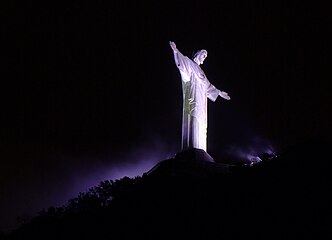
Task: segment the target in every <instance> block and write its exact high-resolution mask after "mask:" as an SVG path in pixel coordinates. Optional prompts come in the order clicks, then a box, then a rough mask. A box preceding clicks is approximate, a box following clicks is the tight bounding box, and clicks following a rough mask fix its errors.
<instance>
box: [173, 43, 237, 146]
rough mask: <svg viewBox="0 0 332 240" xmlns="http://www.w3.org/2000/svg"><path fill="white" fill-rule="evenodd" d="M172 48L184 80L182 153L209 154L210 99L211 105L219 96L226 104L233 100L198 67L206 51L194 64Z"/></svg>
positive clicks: (195, 57) (196, 57) (174, 46)
mask: <svg viewBox="0 0 332 240" xmlns="http://www.w3.org/2000/svg"><path fill="white" fill-rule="evenodd" d="M169 44H170V46H171V48H172V50H173V53H174V60H175V64H176V66H177V67H178V69H179V71H180V74H181V78H182V91H183V115H182V143H181V144H182V150H186V149H191V148H197V149H203V150H204V151H206V139H207V98H209V99H210V100H212V101H215V100H216V99H217V97H218V96H221V97H222V98H224V99H227V100H230V99H231V98H230V97H229V96H228V94H227V93H226V92H224V91H220V90H219V89H217V88H216V87H215V86H213V85H212V84H211V83H210V82H209V80H208V79H207V78H206V76H205V74H204V72H203V70H202V69H201V67H200V66H199V65H201V64H202V63H203V62H204V59H205V58H206V57H207V51H206V50H204V49H203V50H200V51H198V52H196V54H195V55H194V58H193V60H191V59H189V58H188V57H186V56H184V55H183V54H182V53H181V52H180V51H179V50H178V49H177V48H176V45H175V43H174V42H169Z"/></svg>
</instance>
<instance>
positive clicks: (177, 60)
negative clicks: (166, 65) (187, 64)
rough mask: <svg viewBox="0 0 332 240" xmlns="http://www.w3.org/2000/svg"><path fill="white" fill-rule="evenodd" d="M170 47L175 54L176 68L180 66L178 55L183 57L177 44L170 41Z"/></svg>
mask: <svg viewBox="0 0 332 240" xmlns="http://www.w3.org/2000/svg"><path fill="white" fill-rule="evenodd" d="M169 45H170V46H171V48H172V50H173V54H174V61H175V64H176V66H178V67H179V66H180V62H179V57H178V55H180V56H183V55H182V53H181V52H180V51H179V49H177V48H176V44H175V42H172V41H169Z"/></svg>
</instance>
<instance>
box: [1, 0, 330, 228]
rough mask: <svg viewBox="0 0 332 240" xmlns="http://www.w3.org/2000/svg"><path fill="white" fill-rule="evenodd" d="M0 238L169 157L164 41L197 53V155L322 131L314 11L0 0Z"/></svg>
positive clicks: (172, 104)
mask: <svg viewBox="0 0 332 240" xmlns="http://www.w3.org/2000/svg"><path fill="white" fill-rule="evenodd" d="M1 5H2V7H1V9H2V10H1V11H2V14H3V15H4V17H5V18H4V19H5V20H4V21H3V22H4V23H5V24H4V27H3V28H2V38H4V39H5V44H2V51H1V55H2V56H1V58H2V62H3V63H4V64H2V67H1V72H2V74H1V76H2V77H1V79H2V87H1V90H2V94H1V97H2V101H1V112H2V117H1V119H2V121H3V122H2V124H1V135H0V149H1V151H0V159H1V168H0V173H1V176H0V196H1V202H0V213H1V214H0V215H1V219H0V230H3V229H7V228H9V227H11V226H12V223H13V221H14V217H15V216H22V215H24V214H30V215H31V214H34V212H36V211H39V210H41V208H43V207H48V206H50V205H51V204H55V205H56V204H63V203H64V202H65V201H66V200H68V198H70V197H73V196H75V195H76V194H77V193H78V192H79V191H85V190H86V189H87V188H88V187H91V186H93V185H96V184H97V183H99V181H101V180H105V179H114V178H120V177H122V176H124V175H130V174H132V175H135V174H136V175H140V174H142V173H143V172H144V171H146V170H148V169H150V168H151V167H152V166H153V165H154V164H155V163H156V162H158V161H160V160H164V159H166V158H168V157H170V156H172V155H173V154H175V153H176V152H177V151H179V150H180V141H181V139H180V137H181V112H182V106H181V105H182V92H181V91H182V89H181V80H180V74H179V72H178V70H177V68H176V66H175V64H174V61H173V54H172V51H171V49H170V47H169V44H168V42H169V41H170V40H172V41H174V42H175V43H176V44H177V47H178V48H179V50H180V51H181V52H182V53H183V54H185V55H187V56H191V54H192V52H193V51H194V50H198V49H200V48H205V49H207V51H208V53H209V54H208V57H207V59H206V60H205V62H204V64H203V65H202V69H203V70H204V71H205V73H206V75H207V77H208V79H209V80H210V82H211V83H212V84H214V85H215V86H216V87H218V88H219V89H221V90H224V91H226V92H228V94H229V95H230V96H231V98H232V99H231V101H225V100H223V99H221V98H219V99H218V100H217V101H216V102H215V103H212V102H210V103H209V112H208V114H209V115H208V121H209V129H208V152H209V153H210V154H211V155H212V156H213V157H214V158H215V159H216V161H222V159H223V156H226V155H227V154H234V152H241V151H242V152H246V151H250V150H251V149H257V151H258V152H259V151H264V150H266V149H267V148H273V149H274V150H276V151H278V150H282V149H284V148H286V147H287V146H291V145H294V144H299V143H301V142H303V141H307V140H313V139H314V140H327V139H328V138H329V136H330V135H331V133H332V132H331V127H330V125H331V122H332V121H331V120H332V114H331V100H330V93H331V91H330V89H329V85H330V83H329V81H330V78H329V75H330V73H331V70H330V69H327V68H328V67H330V66H328V65H330V64H328V63H330V61H329V60H330V53H331V49H330V45H329V43H330V41H329V40H328V38H327V36H328V35H329V32H330V31H331V30H330V29H331V27H330V25H328V23H327V16H328V14H329V12H328V8H327V7H326V6H323V5H321V6H319V5H318V4H315V5H305V4H304V3H303V2H301V1H299V2H298V3H294V2H290V1H278V2H277V3H272V2H271V3H270V2H269V3H264V2H263V1H248V2H247V3H240V2H235V1H229V2H220V1H216V3H213V4H212V3H208V2H207V1H191V3H190V4H189V3H188V2H183V1H178V2H176V1H175V2H171V1H167V2H165V3H162V2H160V1H153V3H151V2H149V3H148V2H147V1H136V2H135V3H128V2H126V1H90V2H85V1H72V2H67V3H66V4H60V3H54V4H51V3H50V2H49V1H47V3H38V4H37V3H35V2H34V1H32V2H31V1H26V2H25V3H20V4H18V3H13V2H10V1H8V3H7V2H5V3H3V2H2V3H1Z"/></svg>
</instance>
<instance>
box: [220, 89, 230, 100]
mask: <svg viewBox="0 0 332 240" xmlns="http://www.w3.org/2000/svg"><path fill="white" fill-rule="evenodd" d="M219 96H220V97H222V98H224V99H226V100H230V99H231V97H230V96H229V95H228V93H227V92H224V91H220V92H219Z"/></svg>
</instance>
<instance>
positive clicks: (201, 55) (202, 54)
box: [195, 50, 207, 65]
mask: <svg viewBox="0 0 332 240" xmlns="http://www.w3.org/2000/svg"><path fill="white" fill-rule="evenodd" d="M206 57H207V51H206V50H201V51H199V52H198V54H197V55H196V58H195V62H196V63H197V64H198V65H200V64H203V62H204V60H205V58H206Z"/></svg>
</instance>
